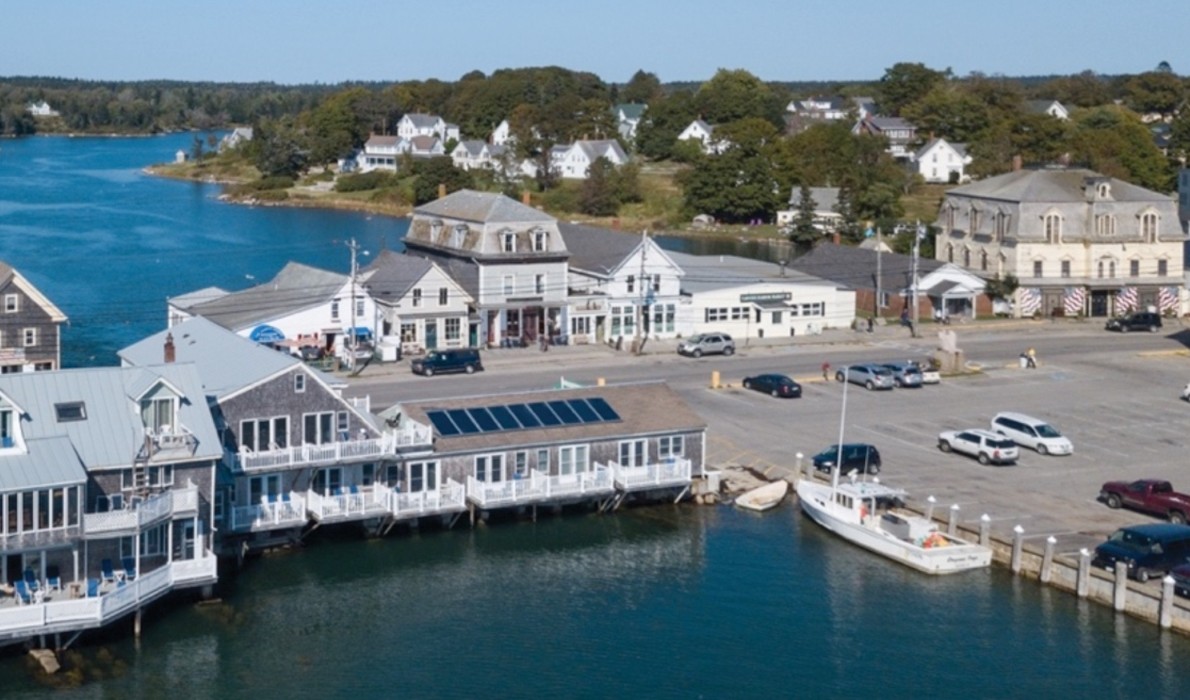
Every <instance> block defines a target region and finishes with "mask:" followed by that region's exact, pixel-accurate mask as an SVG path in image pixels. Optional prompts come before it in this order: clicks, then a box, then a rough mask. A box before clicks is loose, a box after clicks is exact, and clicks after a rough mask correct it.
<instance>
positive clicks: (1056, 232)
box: [1043, 214, 1062, 243]
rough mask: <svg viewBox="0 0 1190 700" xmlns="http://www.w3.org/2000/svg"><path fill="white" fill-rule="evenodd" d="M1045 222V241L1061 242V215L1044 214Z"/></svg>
mask: <svg viewBox="0 0 1190 700" xmlns="http://www.w3.org/2000/svg"><path fill="white" fill-rule="evenodd" d="M1043 220H1044V222H1045V241H1046V243H1061V242H1062V216H1061V215H1060V214H1046V215H1045V217H1044V219H1043Z"/></svg>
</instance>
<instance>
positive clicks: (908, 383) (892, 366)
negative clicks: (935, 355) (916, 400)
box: [881, 361, 925, 389]
mask: <svg viewBox="0 0 1190 700" xmlns="http://www.w3.org/2000/svg"><path fill="white" fill-rule="evenodd" d="M881 367H884V368H885V369H887V370H888V371H889V372H892V376H893V383H894V384H896V385H897V387H899V388H902V389H903V388H905V387H914V388H917V387H920V386H921V385H922V384H923V383H925V379H924V378H923V377H922V373H921V367H918V366H917V363H916V362H909V361H905V362H885V363H884V364H883V365H881Z"/></svg>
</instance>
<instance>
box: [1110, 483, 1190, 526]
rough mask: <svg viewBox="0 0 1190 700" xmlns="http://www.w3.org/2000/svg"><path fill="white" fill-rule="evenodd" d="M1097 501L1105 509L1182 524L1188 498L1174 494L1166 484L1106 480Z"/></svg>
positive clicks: (1189, 509)
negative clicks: (1129, 510) (1147, 515)
mask: <svg viewBox="0 0 1190 700" xmlns="http://www.w3.org/2000/svg"><path fill="white" fill-rule="evenodd" d="M1099 500H1101V501H1103V502H1104V503H1106V504H1107V507H1108V508H1119V507H1121V506H1127V507H1129V508H1131V509H1133V510H1139V511H1141V512H1142V513H1149V514H1150V515H1157V516H1160V517H1165V518H1169V521H1170V522H1172V523H1182V524H1184V523H1185V522H1186V520H1187V516H1190V496H1187V495H1186V494H1184V493H1178V492H1177V491H1174V490H1173V486H1171V485H1170V483H1169V482H1168V481H1160V480H1157V479H1141V480H1139V481H1132V482H1128V481H1109V482H1107V483H1106V484H1104V485H1103V486H1102V487H1100V489H1099Z"/></svg>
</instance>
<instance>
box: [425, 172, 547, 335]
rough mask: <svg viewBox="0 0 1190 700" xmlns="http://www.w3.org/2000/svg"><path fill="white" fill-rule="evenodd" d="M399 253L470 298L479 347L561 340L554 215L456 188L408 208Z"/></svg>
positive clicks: (490, 195) (511, 201)
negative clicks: (432, 268)
mask: <svg viewBox="0 0 1190 700" xmlns="http://www.w3.org/2000/svg"><path fill="white" fill-rule="evenodd" d="M405 248H406V250H407V251H408V253H409V254H410V255H415V256H421V257H424V258H427V259H429V260H431V261H433V262H435V263H437V264H438V266H439V267H441V268H442V269H443V270H445V271H446V272H447V273H448V274H449V275H450V276H451V277H452V278H453V279H454V280H455V281H456V282H457V283H458V284H459V286H460V287H462V288H463V290H465V291H466V292H467V294H469V295H470V296H471V298H472V299H473V300H474V301H473V307H474V309H475V311H476V316H477V328H476V335H477V336H478V338H477V339H478V341H479V343H480V344H487V345H488V346H489V347H493V346H499V345H506V344H523V343H528V342H534V341H537V340H538V339H539V338H540V337H541V336H543V335H545V336H546V337H553V336H558V335H561V334H562V330H563V329H564V328H565V325H564V322H565V318H564V314H565V312H566V308H567V303H568V299H567V294H566V276H567V260H568V259H569V257H570V254H569V252H568V251H567V250H566V242H565V241H564V240H563V238H562V235H561V234H560V233H559V232H558V222H557V220H556V219H554V217H552V216H550V215H548V214H546V213H544V212H542V211H539V210H537V209H534V208H533V207H530V206H527V205H525V204H522V203H520V202H517V201H516V200H514V199H510V198H508V197H505V196H504V195H499V194H490V193H487V192H476V191H473V190H459V191H458V192H454V193H452V194H449V195H447V196H445V197H442V198H441V199H438V200H435V201H433V202H429V203H427V204H423V205H421V206H420V207H417V208H416V209H414V210H413V221H412V222H411V224H410V226H409V232H408V233H407V234H406V236H405Z"/></svg>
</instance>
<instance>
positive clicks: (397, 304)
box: [360, 250, 479, 359]
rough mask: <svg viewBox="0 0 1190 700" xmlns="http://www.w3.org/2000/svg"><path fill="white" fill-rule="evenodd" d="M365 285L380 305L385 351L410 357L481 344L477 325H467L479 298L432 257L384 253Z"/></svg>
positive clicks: (366, 274)
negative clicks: (397, 350)
mask: <svg viewBox="0 0 1190 700" xmlns="http://www.w3.org/2000/svg"><path fill="white" fill-rule="evenodd" d="M360 283H361V284H362V285H363V287H364V289H366V290H367V293H368V295H369V297H370V298H371V299H372V300H373V301H374V302H375V308H376V314H377V319H376V323H375V327H376V329H377V334H378V335H379V336H380V346H381V347H382V348H383V347H400V348H401V353H402V354H405V355H408V354H417V353H421V352H424V351H426V350H434V349H437V348H459V347H470V346H474V345H476V344H478V341H479V331H478V324H477V323H475V324H471V323H469V322H468V316H469V313H470V309H471V303H472V302H473V301H474V300H473V299H472V298H471V295H470V294H468V293H467V291H466V290H465V289H463V287H461V286H460V285H459V283H458V282H456V281H455V280H454V279H453V278H451V276H450V275H448V274H446V272H445V271H444V270H443V269H442V268H441V267H439V266H438V265H436V264H434V263H433V262H432V261H430V260H428V259H427V258H422V257H417V256H413V255H404V254H402V253H395V252H393V251H391V250H384V251H381V252H380V254H379V255H377V256H376V259H375V260H373V261H372V262H371V263H370V264H369V265H368V266H367V267H365V268H364V269H363V270H362V271H361V273H360ZM390 359H396V358H395V357H393V358H390Z"/></svg>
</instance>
